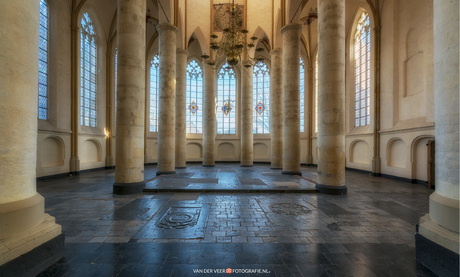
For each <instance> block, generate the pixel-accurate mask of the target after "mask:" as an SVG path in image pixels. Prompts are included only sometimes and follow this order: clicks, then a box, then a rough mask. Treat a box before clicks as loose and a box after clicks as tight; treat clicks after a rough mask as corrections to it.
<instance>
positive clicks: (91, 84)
mask: <svg viewBox="0 0 460 277" xmlns="http://www.w3.org/2000/svg"><path fill="white" fill-rule="evenodd" d="M80 48H81V51H80V53H81V63H80V65H81V125H83V126H89V127H96V117H97V113H96V111H97V105H96V73H97V66H96V53H97V49H96V34H95V32H94V26H93V23H92V21H91V19H90V18H89V15H88V14H87V13H84V14H83V18H82V20H81V44H80Z"/></svg>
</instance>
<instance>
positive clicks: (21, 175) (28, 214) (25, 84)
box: [0, 0, 44, 239]
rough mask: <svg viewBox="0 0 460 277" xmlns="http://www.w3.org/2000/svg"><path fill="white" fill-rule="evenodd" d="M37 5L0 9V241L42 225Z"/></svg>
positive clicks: (23, 1)
mask: <svg viewBox="0 0 460 277" xmlns="http://www.w3.org/2000/svg"><path fill="white" fill-rule="evenodd" d="M38 5H39V4H38V1H36V0H20V1H4V2H2V3H1V5H0V7H1V8H2V13H3V15H2V17H0V23H1V26H5V28H2V29H3V30H4V32H2V36H3V38H2V39H1V40H0V61H1V63H2V66H1V68H0V95H1V101H0V115H1V118H2V120H0V168H1V170H0V180H1V181H0V192H1V193H0V239H2V238H4V237H5V236H7V235H8V234H11V233H12V232H19V231H22V230H27V229H28V228H30V227H32V226H34V225H36V224H38V223H39V222H40V221H42V220H43V213H44V201H43V197H41V196H40V195H39V194H37V190H36V188H35V178H36V174H35V170H36V162H37V116H38V102H37V98H38V96H37V95H38V89H37V84H38V15H39V14H38V12H37V11H38V10H39V8H38ZM18 18H27V20H17V19H18ZM9 20H11V21H9ZM12 22H14V23H12ZM6 26H7V27H6ZM13 203H15V205H11V207H8V206H7V204H13ZM23 209H25V210H23ZM22 210H23V211H22ZM11 213H18V215H20V216H24V217H25V218H24V219H20V218H17V219H15V222H6V221H3V219H4V218H8V219H13V218H9V216H8V215H9V214H11ZM29 220H30V221H29ZM22 221H24V222H22ZM11 223H13V224H14V226H10V225H11ZM22 224H24V226H21V225H22Z"/></svg>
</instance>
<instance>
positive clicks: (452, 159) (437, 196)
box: [416, 0, 460, 276]
mask: <svg viewBox="0 0 460 277" xmlns="http://www.w3.org/2000/svg"><path fill="white" fill-rule="evenodd" d="M433 6H434V14H433V18H434V20H433V22H434V25H433V28H434V120H435V139H436V142H435V143H436V147H435V164H436V165H435V175H436V176H435V184H436V191H435V192H434V193H433V194H432V195H431V196H430V200H429V203H430V213H429V214H427V215H425V216H423V217H421V218H420V227H419V234H417V235H416V253H417V260H418V261H419V262H421V263H422V264H424V265H425V266H426V267H428V268H429V269H431V270H433V271H434V273H436V274H437V275H439V276H447V275H450V274H454V272H456V273H458V257H459V256H458V254H459V166H460V165H459V106H460V103H459V1H458V0H454V1H442V0H435V1H434V3H433ZM439 257H442V259H440V258H439ZM454 262H456V263H454ZM449 269H450V270H451V272H450V274H449V272H448V271H446V270H449Z"/></svg>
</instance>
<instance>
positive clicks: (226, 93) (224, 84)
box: [217, 63, 236, 134]
mask: <svg viewBox="0 0 460 277" xmlns="http://www.w3.org/2000/svg"><path fill="white" fill-rule="evenodd" d="M235 103H236V76H235V71H233V69H232V67H231V66H230V65H228V64H227V63H225V64H224V65H223V66H222V67H221V68H220V70H219V74H218V79H217V133H218V134H236V106H235Z"/></svg>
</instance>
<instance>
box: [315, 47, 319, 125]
mask: <svg viewBox="0 0 460 277" xmlns="http://www.w3.org/2000/svg"><path fill="white" fill-rule="evenodd" d="M315 133H318V54H316V61H315Z"/></svg>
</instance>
